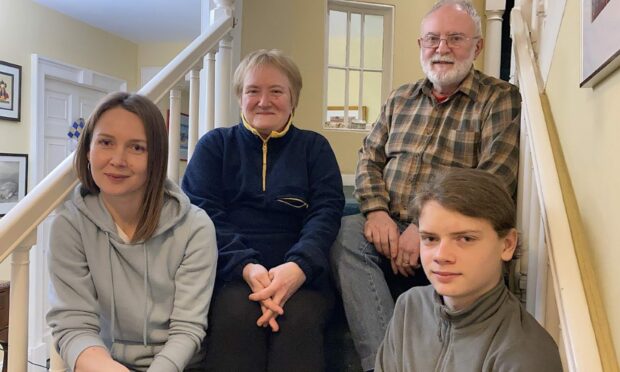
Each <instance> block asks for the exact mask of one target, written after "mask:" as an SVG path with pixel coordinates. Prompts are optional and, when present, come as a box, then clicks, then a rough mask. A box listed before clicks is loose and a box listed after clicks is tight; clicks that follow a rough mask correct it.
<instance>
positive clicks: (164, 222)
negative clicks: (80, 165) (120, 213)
mask: <svg viewBox="0 0 620 372" xmlns="http://www.w3.org/2000/svg"><path fill="white" fill-rule="evenodd" d="M72 201H73V203H74V204H75V206H76V207H77V208H78V210H79V211H80V212H81V213H82V214H83V215H84V216H86V218H88V219H89V220H90V221H92V223H94V224H95V225H96V226H97V227H98V228H99V229H101V230H102V231H103V232H104V233H106V234H107V235H108V236H109V237H110V239H111V240H113V241H115V242H119V243H120V242H123V239H121V237H120V236H119V234H118V231H117V229H116V224H115V223H114V220H113V219H112V216H111V215H110V212H109V211H108V209H107V208H106V207H105V205H104V204H103V200H102V199H101V195H100V194H90V193H88V192H87V191H86V190H85V189H83V188H82V186H81V185H78V186H76V188H75V189H74V190H73V196H72ZM189 210H190V202H189V199H188V198H187V196H185V194H184V193H183V191H182V190H181V189H180V188H179V186H177V185H176V184H175V183H174V182H172V181H170V180H168V179H166V181H165V183H164V206H163V208H162V211H161V216H160V218H159V225H158V226H157V229H156V230H155V233H154V234H153V236H152V237H151V238H154V237H156V236H158V235H161V234H163V233H165V232H166V231H168V230H169V229H171V228H172V227H173V226H175V225H176V224H177V223H178V222H179V221H180V220H181V219H182V218H183V217H185V215H186V214H187V213H188V212H189ZM139 243H140V242H137V243H136V244H139Z"/></svg>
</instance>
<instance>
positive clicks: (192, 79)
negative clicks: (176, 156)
mask: <svg viewBox="0 0 620 372" xmlns="http://www.w3.org/2000/svg"><path fill="white" fill-rule="evenodd" d="M199 94H200V70H199V69H197V68H193V69H192V70H191V71H190V72H189V128H188V133H187V136H188V138H187V160H189V159H191V157H192V155H193V154H194V148H195V147H196V143H197V142H198V110H199V108H200V97H199Z"/></svg>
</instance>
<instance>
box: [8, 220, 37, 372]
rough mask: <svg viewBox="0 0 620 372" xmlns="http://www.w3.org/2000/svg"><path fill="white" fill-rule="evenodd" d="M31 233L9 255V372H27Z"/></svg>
mask: <svg viewBox="0 0 620 372" xmlns="http://www.w3.org/2000/svg"><path fill="white" fill-rule="evenodd" d="M36 236H37V232H36V230H34V231H32V232H31V233H30V234H29V236H28V237H27V238H26V239H25V240H24V241H23V243H22V244H21V245H20V246H19V247H17V249H15V250H14V251H13V254H12V255H11V296H10V297H11V299H10V303H9V314H10V316H9V346H10V347H9V350H8V353H9V362H8V363H9V365H8V370H9V371H11V372H13V371H14V372H26V371H27V370H28V293H29V288H28V287H29V280H28V277H29V271H28V270H29V266H28V265H29V263H30V255H29V253H30V248H31V247H32V246H33V245H34V244H35V243H36Z"/></svg>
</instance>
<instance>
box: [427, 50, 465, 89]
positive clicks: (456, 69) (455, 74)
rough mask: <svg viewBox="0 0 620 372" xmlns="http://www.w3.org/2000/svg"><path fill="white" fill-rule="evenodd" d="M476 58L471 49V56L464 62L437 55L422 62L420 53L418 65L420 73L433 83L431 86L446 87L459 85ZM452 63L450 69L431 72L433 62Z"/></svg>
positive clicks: (451, 57)
mask: <svg viewBox="0 0 620 372" xmlns="http://www.w3.org/2000/svg"><path fill="white" fill-rule="evenodd" d="M475 57H476V53H475V49H473V48H472V51H471V55H470V56H469V58H467V59H466V60H464V61H461V62H456V61H455V59H454V57H453V56H448V55H444V56H441V55H439V54H433V56H432V57H431V58H430V59H429V60H428V61H424V56H423V54H422V52H420V64H421V65H422V71H424V74H425V75H426V77H428V80H430V81H431V83H433V86H439V87H446V86H451V85H458V84H460V83H461V82H462V81H463V79H465V77H466V76H467V74H468V73H469V70H470V69H471V66H472V65H473V63H474V59H475ZM439 61H441V62H452V63H454V64H453V65H452V68H451V69H449V70H448V71H445V72H439V71H434V70H433V62H439Z"/></svg>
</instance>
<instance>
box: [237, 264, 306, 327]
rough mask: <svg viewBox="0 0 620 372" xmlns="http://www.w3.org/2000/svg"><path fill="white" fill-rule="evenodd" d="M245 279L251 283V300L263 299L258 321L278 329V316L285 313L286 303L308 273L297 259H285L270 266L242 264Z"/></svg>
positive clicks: (265, 325)
mask: <svg viewBox="0 0 620 372" xmlns="http://www.w3.org/2000/svg"><path fill="white" fill-rule="evenodd" d="M243 279H244V280H245V281H246V283H247V284H248V285H249V286H250V289H251V290H252V294H250V296H249V299H250V300H251V301H256V302H260V307H261V311H262V315H261V316H260V318H258V320H257V321H256V325H257V326H259V327H267V326H269V327H271V330H272V331H273V332H278V330H279V329H280V326H279V324H278V322H277V320H276V319H277V317H278V316H280V315H282V314H284V304H285V303H286V301H287V300H288V299H289V298H290V297H291V296H292V295H293V294H294V293H295V292H297V290H298V289H299V287H301V285H302V284H303V283H304V282H305V281H306V275H305V274H304V272H303V271H302V270H301V268H300V267H299V266H298V265H297V264H296V263H294V262H286V263H283V264H281V265H278V266H276V267H273V268H271V269H270V270H267V269H266V268H265V267H264V266H263V265H260V264H253V263H250V264H247V265H245V266H244V267H243Z"/></svg>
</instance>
